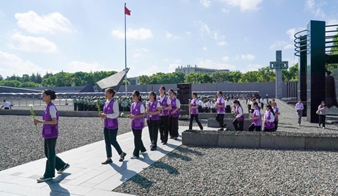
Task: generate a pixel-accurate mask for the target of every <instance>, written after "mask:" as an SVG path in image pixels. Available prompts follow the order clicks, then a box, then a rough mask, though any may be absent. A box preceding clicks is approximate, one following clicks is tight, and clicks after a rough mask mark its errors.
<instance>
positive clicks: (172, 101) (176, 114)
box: [170, 98, 180, 118]
mask: <svg viewBox="0 0 338 196" xmlns="http://www.w3.org/2000/svg"><path fill="white" fill-rule="evenodd" d="M176 108H177V105H176V98H173V99H172V100H171V111H170V116H172V117H175V118H177V117H178V115H179V114H180V109H178V110H177V111H176V112H175V113H174V114H171V112H172V111H174V110H176Z"/></svg>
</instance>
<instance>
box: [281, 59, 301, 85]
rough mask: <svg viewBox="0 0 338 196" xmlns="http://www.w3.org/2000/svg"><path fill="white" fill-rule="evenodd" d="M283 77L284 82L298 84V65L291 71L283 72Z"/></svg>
mask: <svg viewBox="0 0 338 196" xmlns="http://www.w3.org/2000/svg"><path fill="white" fill-rule="evenodd" d="M282 76H283V81H284V82H296V81H298V63H296V64H295V65H294V66H292V67H289V69H283V70H282Z"/></svg>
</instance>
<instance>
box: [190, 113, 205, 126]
mask: <svg viewBox="0 0 338 196" xmlns="http://www.w3.org/2000/svg"><path fill="white" fill-rule="evenodd" d="M194 118H195V121H196V122H197V124H198V126H199V127H200V129H201V130H203V126H202V124H201V122H200V120H198V114H190V123H189V129H190V130H191V129H192V121H193V120H194Z"/></svg>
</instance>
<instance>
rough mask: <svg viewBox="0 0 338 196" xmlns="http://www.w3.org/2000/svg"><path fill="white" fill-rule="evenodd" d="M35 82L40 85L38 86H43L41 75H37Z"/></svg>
mask: <svg viewBox="0 0 338 196" xmlns="http://www.w3.org/2000/svg"><path fill="white" fill-rule="evenodd" d="M35 82H36V83H38V84H41V82H42V77H41V75H40V74H39V73H36V79H35Z"/></svg>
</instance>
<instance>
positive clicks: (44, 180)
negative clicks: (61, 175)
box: [37, 176, 53, 183]
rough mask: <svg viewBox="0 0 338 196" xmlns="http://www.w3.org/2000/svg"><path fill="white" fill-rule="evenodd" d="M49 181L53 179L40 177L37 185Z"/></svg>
mask: <svg viewBox="0 0 338 196" xmlns="http://www.w3.org/2000/svg"><path fill="white" fill-rule="evenodd" d="M50 180H53V177H44V176H43V177H41V178H39V179H37V181H38V183H40V182H46V181H50Z"/></svg>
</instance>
